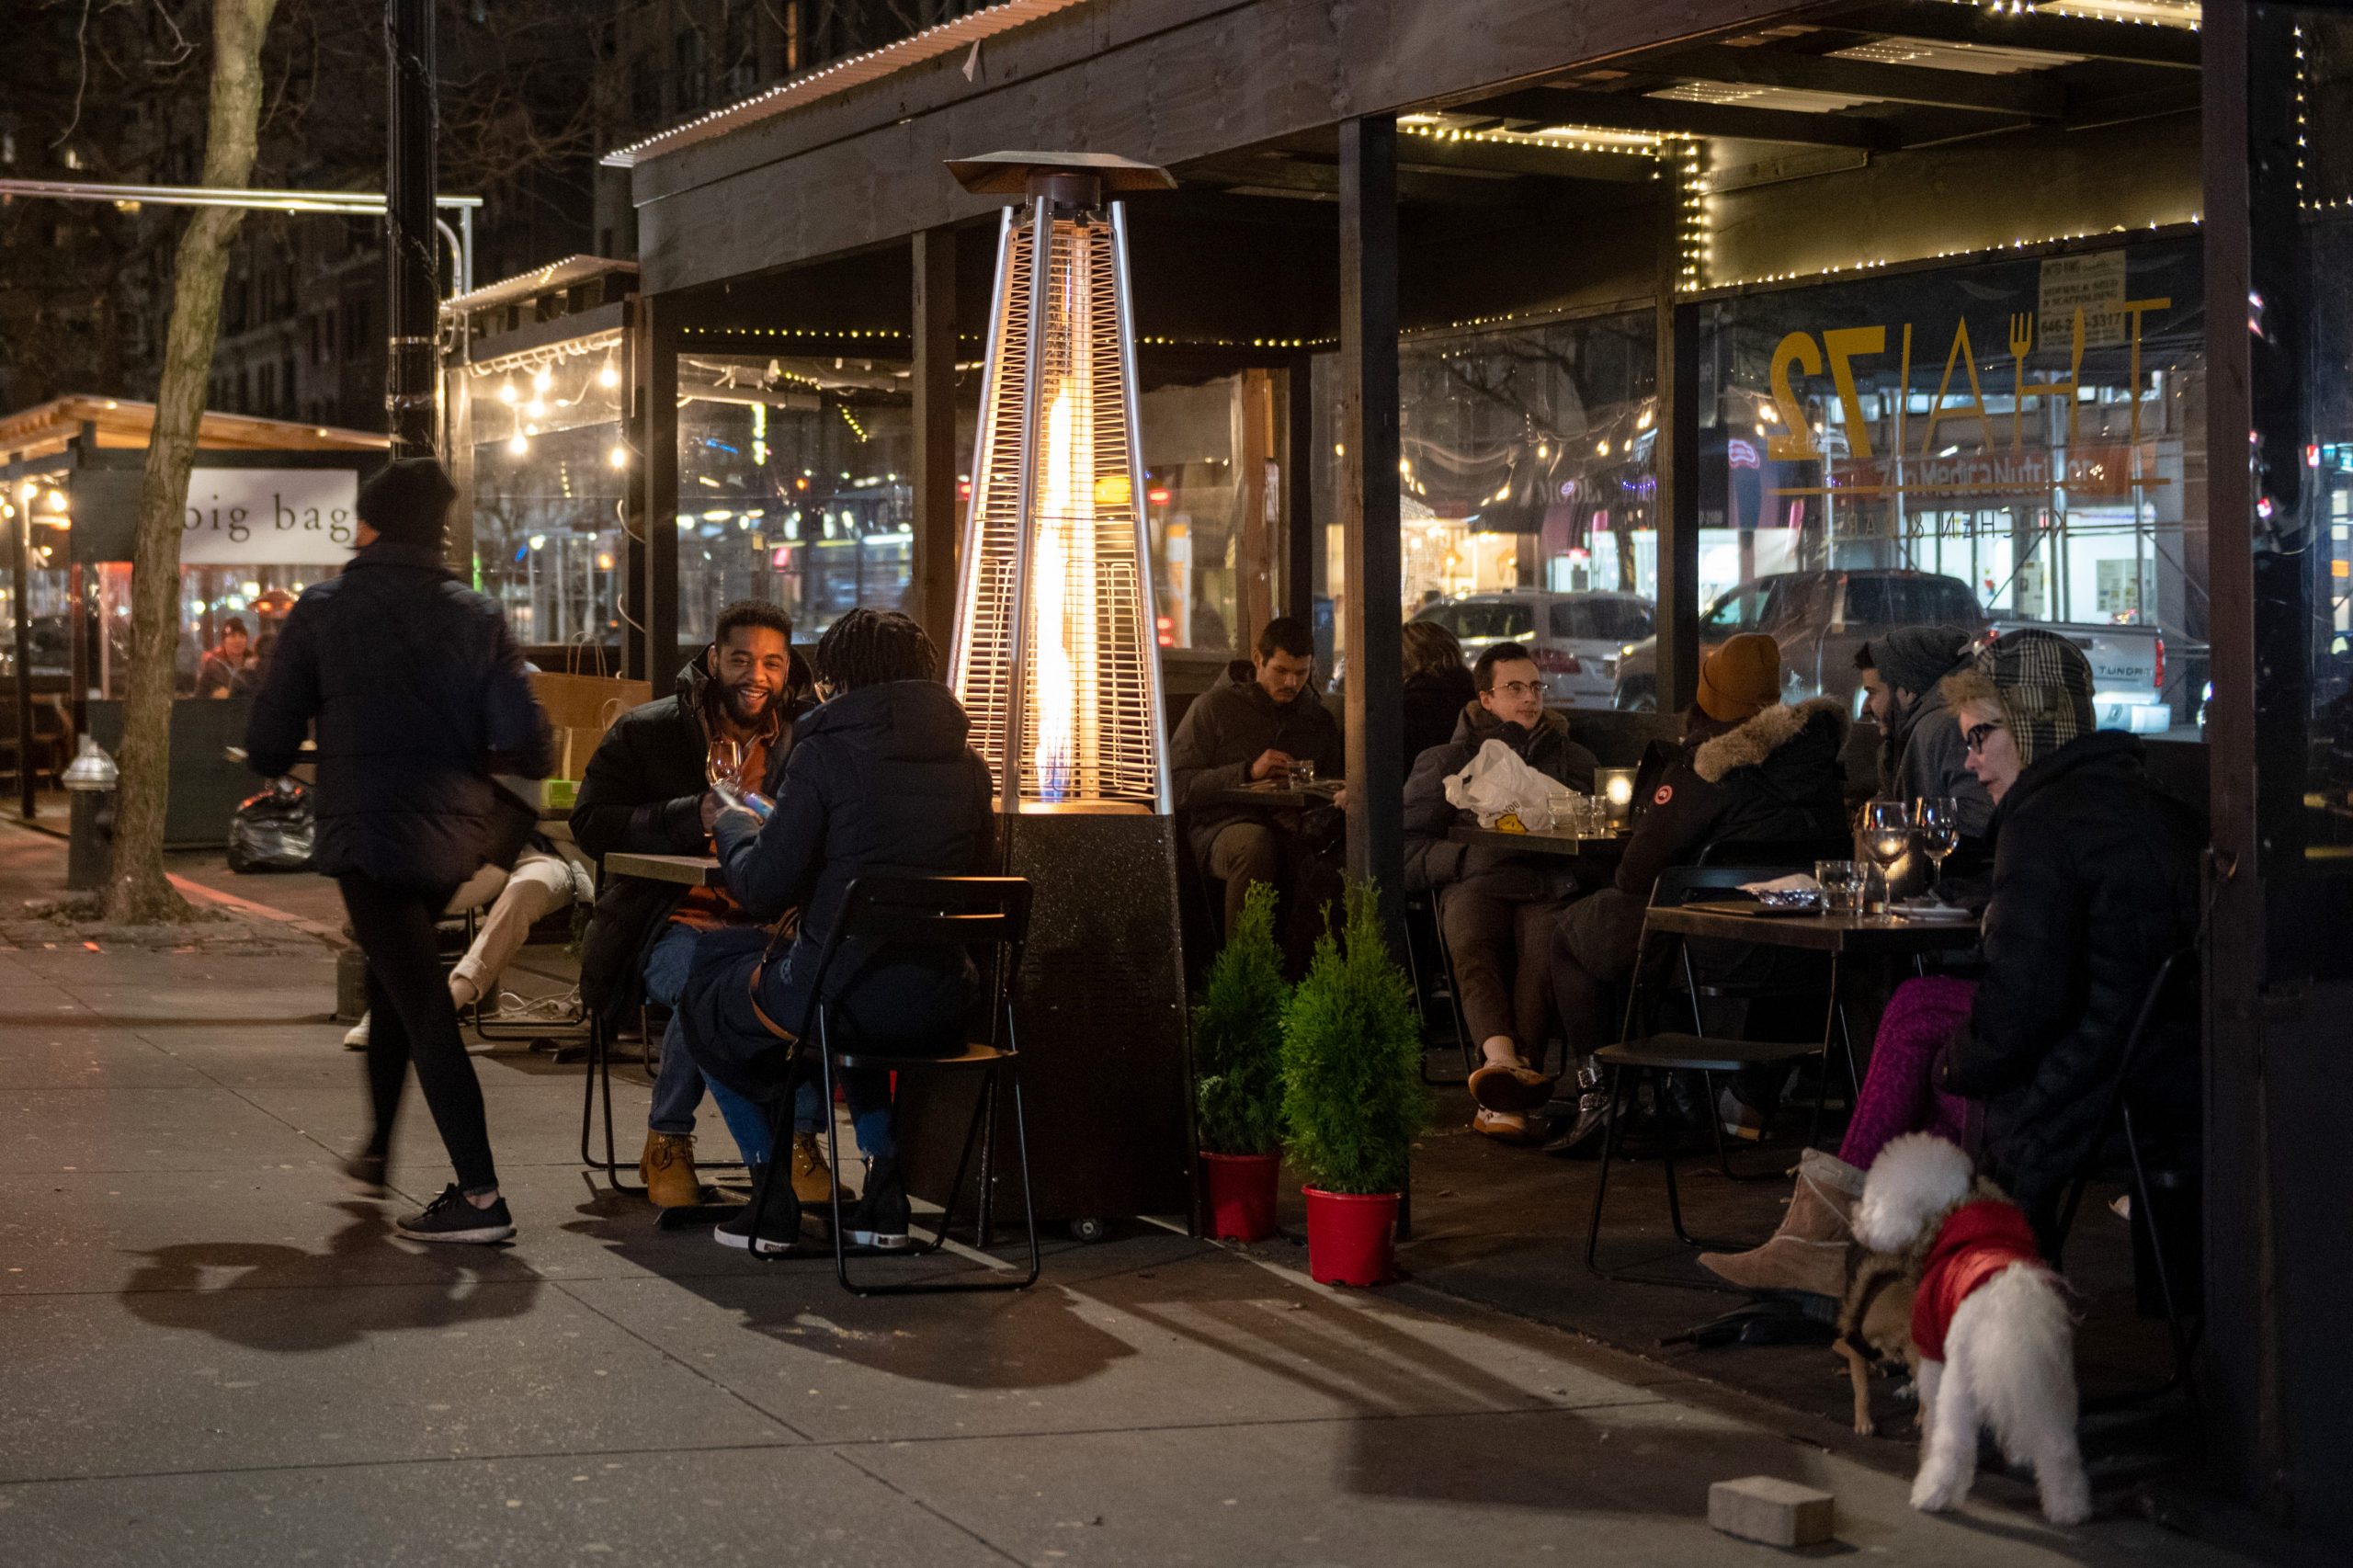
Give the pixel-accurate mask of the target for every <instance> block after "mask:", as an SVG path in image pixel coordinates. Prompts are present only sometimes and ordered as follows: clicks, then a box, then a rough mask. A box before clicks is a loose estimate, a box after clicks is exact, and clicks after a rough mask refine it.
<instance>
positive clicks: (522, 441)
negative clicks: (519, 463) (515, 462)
mask: <svg viewBox="0 0 2353 1568" xmlns="http://www.w3.org/2000/svg"><path fill="white" fill-rule="evenodd" d="M506 449H507V450H508V451H510V452H512V453H514V454H515V455H516V456H517V457H518V458H519V457H521V456H522V455H523V454H524V453H525V452H528V451H529V450H530V449H531V438H530V437H529V436H526V435H524V434H523V432H521V431H520V430H517V431H516V432H515V434H513V435H512V436H509V437H506Z"/></svg>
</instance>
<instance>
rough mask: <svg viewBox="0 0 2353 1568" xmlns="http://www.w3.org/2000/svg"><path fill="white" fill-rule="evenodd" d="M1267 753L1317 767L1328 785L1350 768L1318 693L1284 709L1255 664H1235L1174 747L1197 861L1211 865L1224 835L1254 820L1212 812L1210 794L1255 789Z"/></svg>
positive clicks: (1186, 721) (1198, 701)
mask: <svg viewBox="0 0 2353 1568" xmlns="http://www.w3.org/2000/svg"><path fill="white" fill-rule="evenodd" d="M1267 750H1274V751H1279V752H1282V753H1284V754H1285V755H1286V756H1294V757H1298V758H1300V759H1301V760H1302V761H1305V762H1312V763H1313V764H1314V765H1315V767H1316V772H1317V776H1318V777H1319V778H1338V777H1339V776H1340V771H1341V768H1342V767H1343V766H1344V765H1345V760H1346V759H1345V758H1344V757H1343V756H1342V755H1341V751H1340V724H1339V721H1337V720H1336V719H1335V718H1333V717H1332V710H1330V709H1328V708H1326V707H1324V703H1323V701H1322V699H1319V698H1318V697H1317V696H1316V695H1315V690H1314V688H1313V687H1309V688H1308V689H1306V690H1305V691H1302V692H1301V693H1300V694H1299V696H1298V697H1297V698H1296V699H1293V700H1291V701H1290V702H1288V703H1283V704H1279V705H1278V704H1277V703H1276V701H1275V699H1273V698H1271V697H1269V696H1267V688H1266V687H1263V686H1260V685H1259V684H1258V679H1257V676H1256V673H1255V672H1254V671H1253V670H1252V668H1251V665H1250V661H1249V660H1247V659H1236V660H1234V661H1233V663H1231V664H1229V665H1226V666H1225V674H1223V675H1222V676H1219V677H1218V681H1217V684H1216V685H1215V686H1212V687H1210V688H1209V689H1208V690H1207V691H1205V692H1203V693H1201V695H1200V696H1199V697H1197V698H1195V699H1193V705H1192V706H1191V707H1190V708H1188V709H1186V710H1185V717H1184V718H1183V719H1182V720H1180V721H1178V722H1177V725H1176V738H1175V739H1174V740H1172V741H1171V742H1170V743H1169V745H1168V770H1169V773H1170V776H1171V778H1173V780H1174V782H1175V785H1176V809H1177V810H1178V811H1180V812H1184V813H1185V814H1186V817H1187V819H1188V829H1187V832H1188V835H1189V836H1190V838H1191V839H1192V846H1193V853H1194V854H1195V855H1196V856H1199V857H1201V858H1207V857H1208V855H1209V852H1210V845H1211V843H1213V842H1214V841H1215V840H1216V838H1217V831H1218V829H1220V828H1222V827H1223V826H1224V825H1225V824H1227V823H1230V822H1234V821H1237V820H1239V819H1241V818H1244V817H1246V816H1249V815H1250V814H1251V813H1250V812H1247V811H1245V810H1244V809H1243V808H1241V807H1238V806H1215V805H1210V804H1208V803H1207V801H1208V797H1209V795H1210V793H1211V791H1213V790H1238V789H1240V788H1241V787H1243V786H1244V785H1245V784H1247V783H1249V782H1250V765H1251V764H1252V763H1254V762H1256V761H1257V760H1258V754H1259V753H1261V752H1264V751H1267Z"/></svg>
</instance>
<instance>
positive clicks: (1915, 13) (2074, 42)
mask: <svg viewBox="0 0 2353 1568" xmlns="http://www.w3.org/2000/svg"><path fill="white" fill-rule="evenodd" d="M1820 26H1821V27H1822V28H1824V29H1825V30H1827V31H1833V32H1851V33H1855V34H1858V35H1859V36H1863V37H1869V38H1916V39H1925V40H1927V41H1928V42H1930V43H1968V44H1982V45H1988V46H1993V47H1998V48H2002V49H2040V50H2047V51H2050V52H2051V53H2053V54H2078V55H2081V56H2083V57H2084V58H2085V59H2086V60H2115V61H2122V62H2128V63H2131V64H2134V65H2152V66H2157V67H2160V68H2162V69H2165V70H2173V71H2195V70H2197V69H2198V35H2197V34H2196V33H2194V32H2191V31H2188V29H2186V28H2160V27H2129V26H2124V25H2120V24H2119V23H2116V22H2103V21H2096V20H2093V19H2092V18H2090V17H2063V16H2055V15H2053V14H2052V13H2051V12H2049V11H2029V12H2026V13H2024V14H2022V15H2021V14H2013V13H2010V12H2006V11H1995V10H1992V9H1989V8H1987V7H1984V6H1924V5H1921V4H1919V0H1905V3H1904V5H1902V6H1896V7H1893V8H1891V7H1880V8H1878V9H1874V10H1870V11H1865V12H1861V13H1858V14H1850V15H1847V16H1844V17H1837V18H1836V20H1828V21H1824V22H1823V23H1821V24H1820Z"/></svg>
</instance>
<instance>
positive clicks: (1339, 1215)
mask: <svg viewBox="0 0 2353 1568" xmlns="http://www.w3.org/2000/svg"><path fill="white" fill-rule="evenodd" d="M1421 1048H1422V1043H1421V1029H1420V1027H1419V1024H1418V1023H1417V1021H1416V1020H1415V1015H1414V989H1413V982H1412V981H1411V980H1410V979H1408V978H1407V977H1406V974H1405V971H1404V969H1403V968H1401V967H1400V966H1399V965H1398V962H1397V960H1396V959H1395V958H1393V957H1392V956H1391V954H1390V951H1389V943H1388V941H1387V939H1386V937H1384V936H1383V935H1382V932H1381V915H1380V910H1379V904H1378V902H1377V900H1376V899H1375V897H1374V894H1373V890H1372V888H1371V887H1370V885H1369V884H1356V885H1352V886H1350V887H1349V888H1348V889H1347V892H1346V893H1345V894H1344V896H1343V900H1342V914H1341V921H1340V931H1339V935H1338V937H1337V939H1335V938H1334V937H1333V935H1332V933H1331V932H1329V931H1328V930H1327V931H1326V932H1325V933H1324V937H1322V939H1320V940H1319V941H1318V942H1317V943H1316V944H1315V956H1314V959H1313V961H1311V962H1310V964H1309V965H1308V970H1307V977H1306V978H1305V979H1304V980H1302V981H1301V982H1300V983H1299V985H1298V988H1297V989H1296V990H1294V991H1293V992H1292V993H1291V997H1290V1006H1287V1007H1285V1008H1284V1009H1283V1049H1282V1063H1283V1125H1284V1128H1285V1130H1286V1131H1285V1145H1286V1147H1287V1149H1288V1150H1289V1153H1290V1157H1291V1161H1292V1163H1293V1164H1295V1165H1298V1166H1299V1167H1300V1169H1301V1170H1302V1171H1303V1172H1304V1173H1305V1174H1306V1176H1307V1177H1308V1186H1307V1187H1306V1193H1307V1271H1308V1273H1310V1274H1311V1275H1313V1277H1314V1278H1316V1279H1317V1280H1318V1281H1320V1282H1322V1283H1324V1284H1326V1285H1380V1284H1383V1283H1386V1282H1387V1281H1388V1280H1390V1279H1392V1278H1395V1275H1396V1242H1397V1199H1398V1195H1399V1193H1401V1192H1402V1191H1403V1190H1404V1185H1405V1163H1406V1158H1407V1154H1408V1152H1409V1151H1410V1149H1411V1148H1412V1145H1413V1141H1414V1136H1415V1133H1417V1132H1419V1131H1421V1130H1422V1129H1423V1127H1424V1126H1426V1125H1427V1122H1428V1120H1429V1097H1428V1096H1427V1094H1425V1093H1424V1092H1423V1089H1422V1085H1421V1074H1420V1066H1421V1061H1420V1058H1421Z"/></svg>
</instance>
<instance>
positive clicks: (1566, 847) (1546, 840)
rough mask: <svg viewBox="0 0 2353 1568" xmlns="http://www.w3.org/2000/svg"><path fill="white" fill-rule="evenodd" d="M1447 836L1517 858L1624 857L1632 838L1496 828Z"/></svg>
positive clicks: (1453, 830)
mask: <svg viewBox="0 0 2353 1568" xmlns="http://www.w3.org/2000/svg"><path fill="white" fill-rule="evenodd" d="M1446 836H1447V837H1448V838H1449V839H1451V840H1453V841H1454V842H1455V843H1457V844H1474V845H1476V846H1479V847H1480V848H1482V849H1501V850H1503V851H1505V852H1506V853H1507V854H1513V855H1585V856H1596V855H1620V854H1623V853H1624V852H1625V848H1626V840H1627V838H1628V837H1629V836H1631V835H1627V834H1623V833H1613V834H1609V835H1607V836H1604V837H1598V838H1579V837H1577V836H1576V835H1574V834H1567V833H1503V832H1499V831H1497V830H1496V829H1495V828H1492V827H1452V828H1449V829H1447V833H1446Z"/></svg>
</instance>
